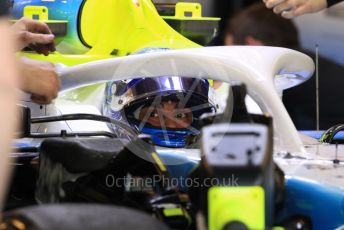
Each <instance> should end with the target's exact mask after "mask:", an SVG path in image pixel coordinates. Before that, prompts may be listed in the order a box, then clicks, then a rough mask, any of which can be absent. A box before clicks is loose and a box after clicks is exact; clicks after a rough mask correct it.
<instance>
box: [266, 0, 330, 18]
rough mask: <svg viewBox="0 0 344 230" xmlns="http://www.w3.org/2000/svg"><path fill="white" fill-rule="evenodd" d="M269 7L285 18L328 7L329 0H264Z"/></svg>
mask: <svg viewBox="0 0 344 230" xmlns="http://www.w3.org/2000/svg"><path fill="white" fill-rule="evenodd" d="M263 2H264V3H265V5H266V7H267V8H272V9H273V11H274V12H275V13H276V14H281V15H282V17H284V18H293V17H296V16H300V15H302V14H306V13H315V12H318V11H320V10H322V9H325V8H326V7H327V0H263Z"/></svg>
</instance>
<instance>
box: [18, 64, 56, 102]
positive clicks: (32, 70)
mask: <svg viewBox="0 0 344 230" xmlns="http://www.w3.org/2000/svg"><path fill="white" fill-rule="evenodd" d="M19 62H20V64H21V71H20V73H19V80H20V83H21V87H20V88H21V89H22V90H23V91H25V92H27V93H29V94H31V100H32V101H33V102H35V103H38V104H49V103H51V101H52V100H53V99H55V98H56V97H57V94H58V91H59V89H60V79H59V77H58V75H57V73H56V70H55V66H54V65H53V64H52V63H49V62H43V61H36V60H32V59H28V58H21V59H19Z"/></svg>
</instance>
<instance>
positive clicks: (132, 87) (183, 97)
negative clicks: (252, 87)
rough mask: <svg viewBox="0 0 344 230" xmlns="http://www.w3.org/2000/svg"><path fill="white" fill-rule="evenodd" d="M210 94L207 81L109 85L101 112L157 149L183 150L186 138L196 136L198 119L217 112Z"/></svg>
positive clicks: (179, 79)
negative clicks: (149, 138) (142, 135)
mask: <svg viewBox="0 0 344 230" xmlns="http://www.w3.org/2000/svg"><path fill="white" fill-rule="evenodd" d="M213 93H214V92H213V89H212V88H211V87H210V85H209V82H208V81H207V80H204V79H195V78H183V77H175V76H172V77H157V78H140V79H133V80H129V81H119V82H111V83H108V84H107V87H106V103H105V106H104V109H103V112H104V113H105V115H107V116H111V117H112V118H114V119H117V120H121V121H123V122H126V123H129V124H130V125H131V126H132V127H133V128H135V129H137V130H138V131H139V132H141V133H145V134H149V135H151V136H152V140H153V142H154V143H155V144H156V145H160V146H166V147H185V143H186V138H187V136H188V135H198V134H199V131H200V126H199V119H200V116H201V115H202V114H204V113H214V112H215V111H216V109H217V105H216V104H215V102H214V95H213ZM114 131H115V128H114Z"/></svg>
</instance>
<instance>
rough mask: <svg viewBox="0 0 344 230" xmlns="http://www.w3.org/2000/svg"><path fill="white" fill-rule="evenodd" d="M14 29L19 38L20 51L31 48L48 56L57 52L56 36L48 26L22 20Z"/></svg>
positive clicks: (25, 19)
mask: <svg viewBox="0 0 344 230" xmlns="http://www.w3.org/2000/svg"><path fill="white" fill-rule="evenodd" d="M12 28H13V29H14V33H15V35H16V37H17V38H16V39H17V43H18V50H22V49H23V48H25V47H29V48H31V49H33V50H34V51H36V52H37V53H39V54H44V55H46V56H47V55H48V54H49V53H50V52H54V51H55V44H54V35H53V34H52V33H51V31H50V29H49V27H48V26H47V24H45V23H43V22H40V21H37V20H33V19H28V18H21V19H20V20H19V21H18V22H16V23H15V24H14V25H13V26H12Z"/></svg>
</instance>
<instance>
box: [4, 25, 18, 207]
mask: <svg viewBox="0 0 344 230" xmlns="http://www.w3.org/2000/svg"><path fill="white" fill-rule="evenodd" d="M12 41H13V39H12V36H11V33H10V30H9V28H8V26H7V24H6V22H5V21H0V63H1V66H2V68H1V69H0V88H1V89H0V108H1V111H3V113H2V117H1V121H0V127H1V129H0V146H1V152H0V204H2V203H3V202H2V201H3V200H2V199H3V196H4V193H5V192H6V191H5V188H6V183H7V179H8V174H9V167H8V166H9V162H8V161H9V157H8V153H9V150H10V142H11V139H12V138H13V134H14V129H15V123H16V119H15V118H16V116H15V114H16V99H17V95H16V94H17V93H16V85H17V76H16V71H15V56H14V44H12Z"/></svg>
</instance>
